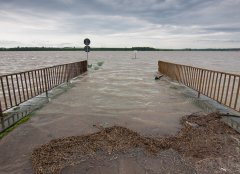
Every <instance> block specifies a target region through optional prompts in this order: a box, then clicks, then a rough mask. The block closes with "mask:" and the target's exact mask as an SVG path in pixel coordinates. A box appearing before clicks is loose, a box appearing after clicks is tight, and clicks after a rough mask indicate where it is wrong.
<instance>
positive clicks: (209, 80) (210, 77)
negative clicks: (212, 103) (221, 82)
mask: <svg viewBox="0 0 240 174" xmlns="http://www.w3.org/2000/svg"><path fill="white" fill-rule="evenodd" d="M209 74H210V76H209V79H208V89H207V96H209V95H210V87H211V81H212V75H213V72H212V71H209Z"/></svg>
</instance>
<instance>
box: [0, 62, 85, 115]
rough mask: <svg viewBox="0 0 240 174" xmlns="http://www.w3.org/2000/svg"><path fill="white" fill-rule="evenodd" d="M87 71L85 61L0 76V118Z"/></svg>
mask: <svg viewBox="0 0 240 174" xmlns="http://www.w3.org/2000/svg"><path fill="white" fill-rule="evenodd" d="M86 71H87V61H86V60H85V61H80V62H74V63H69V64H62V65H55V66H51V67H46V68H40V69H35V70H28V71H24V72H19V73H12V74H6V75H2V76H0V117H1V116H3V114H2V113H3V112H4V111H6V110H8V109H11V108H13V107H15V106H18V105H19V104H21V103H23V102H25V101H27V100H29V99H31V98H33V97H36V96H38V95H40V94H42V93H44V92H46V95H47V94H48V91H49V90H51V89H52V88H54V87H56V86H58V85H60V84H62V83H65V82H68V81H69V80H70V79H72V78H74V77H77V76H79V75H80V74H82V73H84V72H86Z"/></svg>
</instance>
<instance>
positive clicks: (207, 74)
mask: <svg viewBox="0 0 240 174" xmlns="http://www.w3.org/2000/svg"><path fill="white" fill-rule="evenodd" d="M208 78H209V71H206V84H205V88H204V95H207V87H208V86H209V84H208Z"/></svg>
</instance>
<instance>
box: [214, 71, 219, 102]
mask: <svg viewBox="0 0 240 174" xmlns="http://www.w3.org/2000/svg"><path fill="white" fill-rule="evenodd" d="M218 76H219V73H217V77H216V81H215V86H214V94H213V99H215V97H216V90H217V84H218V83H217V82H218Z"/></svg>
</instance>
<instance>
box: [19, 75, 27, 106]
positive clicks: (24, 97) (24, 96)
mask: <svg viewBox="0 0 240 174" xmlns="http://www.w3.org/2000/svg"><path fill="white" fill-rule="evenodd" d="M20 78H21V86H22V91H23V99H24V101H26V95H25V90H24V84H23V77H22V73H20Z"/></svg>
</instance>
